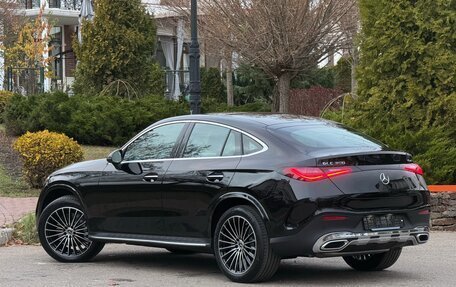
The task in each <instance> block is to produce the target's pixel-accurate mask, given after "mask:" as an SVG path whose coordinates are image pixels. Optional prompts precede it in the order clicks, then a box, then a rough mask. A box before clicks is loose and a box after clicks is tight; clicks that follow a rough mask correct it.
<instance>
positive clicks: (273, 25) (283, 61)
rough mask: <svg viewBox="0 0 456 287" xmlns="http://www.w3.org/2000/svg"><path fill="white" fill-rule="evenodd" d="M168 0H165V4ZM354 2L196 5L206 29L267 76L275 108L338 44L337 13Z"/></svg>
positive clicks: (245, 0) (208, 1)
mask: <svg viewBox="0 0 456 287" xmlns="http://www.w3.org/2000/svg"><path fill="white" fill-rule="evenodd" d="M176 1H177V0H176ZM171 2H173V0H168V1H167V4H172V3H171ZM355 3H356V0H199V5H200V6H199V8H200V14H201V15H203V17H200V19H202V20H201V24H202V25H204V30H205V32H206V33H207V35H208V36H209V37H210V38H212V39H215V40H216V41H217V42H219V43H221V44H222V45H223V46H224V47H227V48H230V49H231V50H232V51H233V52H235V53H237V54H238V55H239V56H240V57H241V58H242V60H243V61H247V62H249V63H251V64H253V65H256V66H258V67H260V68H261V69H262V70H263V71H264V72H266V73H267V74H268V75H269V76H271V77H272V78H273V79H274V80H275V81H276V87H275V91H277V92H276V93H275V94H274V95H273V103H276V104H274V105H273V106H274V107H275V108H274V109H275V110H278V111H279V112H288V105H289V90H290V83H291V80H292V79H293V78H294V77H295V76H296V75H297V74H298V73H299V72H301V71H303V70H306V69H309V68H310V67H314V66H315V64H317V63H318V62H319V61H321V60H323V59H324V58H325V55H327V54H328V52H330V51H331V50H332V49H335V50H338V49H339V48H340V47H341V45H342V44H343V43H342V42H343V41H341V39H343V37H344V35H343V33H342V25H341V19H342V18H344V17H349V16H347V15H348V13H349V12H350V11H351V10H352V9H353V7H354V6H355V5H354V4H355ZM172 6H174V7H175V6H177V5H172ZM186 11H188V9H187V10H186Z"/></svg>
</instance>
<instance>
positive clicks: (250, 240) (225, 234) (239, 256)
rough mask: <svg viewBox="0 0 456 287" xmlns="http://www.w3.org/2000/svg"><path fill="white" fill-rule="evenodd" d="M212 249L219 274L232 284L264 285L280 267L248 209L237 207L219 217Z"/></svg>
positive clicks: (261, 224)
mask: <svg viewBox="0 0 456 287" xmlns="http://www.w3.org/2000/svg"><path fill="white" fill-rule="evenodd" d="M236 222H238V223H236ZM232 224H238V227H239V230H240V232H236V230H237V229H235V228H233V226H232ZM230 227H231V230H230ZM235 234H236V235H235ZM238 234H242V235H240V236H238ZM250 234H252V235H250ZM227 240H228V241H227ZM234 242H236V243H234ZM213 246H214V254H215V258H216V260H217V264H218V266H219V268H220V270H222V272H223V273H224V274H225V275H226V276H227V277H228V278H229V279H230V280H232V281H234V282H240V283H251V282H260V281H266V280H268V279H270V278H271V277H272V276H273V275H274V274H275V273H276V271H277V268H278V267H279V264H280V257H278V256H277V255H276V254H275V253H274V252H273V250H272V249H271V246H270V245H269V236H268V233H267V230H266V225H265V224H264V222H263V220H262V218H261V216H260V215H259V214H258V212H257V211H256V210H255V209H253V208H252V207H250V206H245V205H242V206H236V207H233V208H231V209H229V210H227V211H226V212H225V213H224V214H223V215H222V217H221V218H220V220H219V221H218V223H217V227H216V229H215V234H214V244H213ZM234 246H236V247H234ZM230 257H232V258H233V259H230ZM235 260H236V261H235ZM233 262H235V263H233ZM236 262H237V263H239V266H238V265H237V263H236ZM230 265H231V266H230ZM237 267H239V270H238V269H237ZM243 269H244V270H243Z"/></svg>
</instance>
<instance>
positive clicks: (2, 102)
mask: <svg viewBox="0 0 456 287" xmlns="http://www.w3.org/2000/svg"><path fill="white" fill-rule="evenodd" d="M12 97H13V93H11V92H8V91H0V124H1V123H3V114H4V112H5V108H6V104H7V103H8V102H9V101H10V100H11V98H12Z"/></svg>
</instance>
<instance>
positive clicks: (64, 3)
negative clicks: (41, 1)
mask: <svg viewBox="0 0 456 287" xmlns="http://www.w3.org/2000/svg"><path fill="white" fill-rule="evenodd" d="M48 1H49V8H59V9H64V10H81V2H82V0H48Z"/></svg>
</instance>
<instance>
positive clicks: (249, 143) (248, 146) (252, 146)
mask: <svg viewBox="0 0 456 287" xmlns="http://www.w3.org/2000/svg"><path fill="white" fill-rule="evenodd" d="M242 146H243V148H244V154H245V155H247V154H251V153H255V152H258V151H260V150H262V149H263V147H262V146H261V145H260V144H259V143H257V142H256V141H254V140H253V139H251V138H250V137H248V136H246V135H242Z"/></svg>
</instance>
